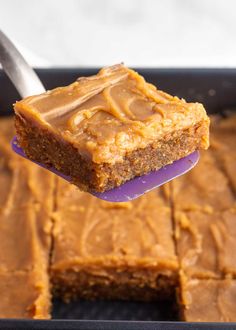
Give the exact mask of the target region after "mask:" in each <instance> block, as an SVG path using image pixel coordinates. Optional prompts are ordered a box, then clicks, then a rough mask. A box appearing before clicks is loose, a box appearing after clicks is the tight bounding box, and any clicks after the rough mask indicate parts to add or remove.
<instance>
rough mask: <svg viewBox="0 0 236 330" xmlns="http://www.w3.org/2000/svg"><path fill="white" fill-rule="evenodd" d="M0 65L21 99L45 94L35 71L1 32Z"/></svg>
mask: <svg viewBox="0 0 236 330" xmlns="http://www.w3.org/2000/svg"><path fill="white" fill-rule="evenodd" d="M0 63H1V64H2V68H3V70H4V71H5V73H6V74H7V75H8V77H9V78H10V80H11V81H12V83H13V84H14V85H15V87H16V89H17V91H18V92H19V94H20V96H21V97H22V98H24V97H26V96H30V95H34V94H40V93H43V92H45V88H44V86H43V84H42V82H41V80H40V79H39V77H38V76H37V74H36V73H35V71H34V70H33V69H32V68H31V67H30V66H29V64H28V63H27V62H26V61H25V59H24V57H23V56H22V55H21V53H20V52H19V51H18V50H17V48H16V47H15V46H14V44H13V43H12V42H11V40H9V39H8V37H7V36H6V35H5V34H4V33H3V32H2V31H1V30H0Z"/></svg>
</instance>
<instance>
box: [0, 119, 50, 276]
mask: <svg viewBox="0 0 236 330" xmlns="http://www.w3.org/2000/svg"><path fill="white" fill-rule="evenodd" d="M12 136H14V130H13V120H12V119H5V120H3V119H1V122H0V155H1V162H0V186H1V187H2V189H3V190H4V191H3V192H4V193H1V194H0V242H1V248H0V271H1V270H2V271H16V270H21V271H22V270H29V269H32V268H33V267H35V265H37V264H41V263H44V264H47V262H48V251H49V248H50V242H51V239H50V230H51V226H52V221H51V219H50V213H51V212H52V208H53V192H54V183H55V181H54V180H55V178H54V176H53V174H51V173H49V172H48V171H46V170H43V169H42V168H40V167H38V166H35V165H33V164H31V163H30V162H29V161H27V160H24V159H22V158H20V157H19V156H17V155H16V154H14V152H13V151H12V150H11V146H10V137H12ZM45 196H47V198H45Z"/></svg>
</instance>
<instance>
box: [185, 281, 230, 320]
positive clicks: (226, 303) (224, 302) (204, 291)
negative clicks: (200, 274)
mask: <svg viewBox="0 0 236 330" xmlns="http://www.w3.org/2000/svg"><path fill="white" fill-rule="evenodd" d="M181 286H182V294H181V296H182V297H181V298H182V301H181V303H182V305H183V312H182V317H183V319H184V320H185V321H188V322H236V313H235V310H236V299H235V297H236V280H231V279H225V280H212V279H207V280H199V279H187V278H185V277H183V278H182V283H181Z"/></svg>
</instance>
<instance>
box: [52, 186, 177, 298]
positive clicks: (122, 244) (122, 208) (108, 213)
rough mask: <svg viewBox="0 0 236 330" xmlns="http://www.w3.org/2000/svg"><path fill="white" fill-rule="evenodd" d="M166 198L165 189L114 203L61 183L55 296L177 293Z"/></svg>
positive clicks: (110, 296)
mask: <svg viewBox="0 0 236 330" xmlns="http://www.w3.org/2000/svg"><path fill="white" fill-rule="evenodd" d="M168 194H169V187H168V186H166V187H165V188H160V189H159V190H157V191H155V192H151V193H149V194H147V195H145V196H143V197H141V198H139V199H138V200H136V201H133V202H127V203H114V204H113V203H108V202H104V201H101V200H98V199H96V198H95V197H93V196H91V195H88V194H86V193H81V192H79V191H78V190H77V189H76V188H75V187H74V186H72V185H68V184H67V183H66V182H64V181H63V180H59V181H58V188H57V199H56V205H57V210H56V212H55V213H54V219H55V224H54V230H53V234H54V235H53V236H54V251H53V256H52V267H51V276H52V281H53V284H54V288H55V291H56V293H57V294H59V295H62V296H63V297H64V299H66V300H68V299H71V298H75V297H79V298H80V297H86V298H94V297H100V298H101V297H105V298H120V299H139V300H149V299H157V298H158V294H159V295H160V296H161V295H162V296H165V295H166V296H168V295H171V293H172V294H173V288H174V285H175V284H176V281H177V268H178V263H177V258H176V255H175V250H174V242H173V238H172V235H173V232H172V223H171V210H170V204H169V198H168ZM144 288H145V289H144Z"/></svg>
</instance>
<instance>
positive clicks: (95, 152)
mask: <svg viewBox="0 0 236 330" xmlns="http://www.w3.org/2000/svg"><path fill="white" fill-rule="evenodd" d="M15 112H16V114H17V115H19V116H21V117H22V119H24V117H27V118H28V119H30V120H32V121H33V122H35V124H36V125H37V124H38V125H43V127H45V129H47V130H49V131H52V132H53V133H54V134H56V136H57V137H58V138H59V139H63V140H66V141H69V142H70V143H72V144H73V146H74V147H76V148H77V149H78V151H79V153H80V154H81V155H82V156H83V157H85V158H88V159H90V160H92V161H93V162H95V163H111V164H112V163H115V162H118V161H122V159H123V157H124V156H125V155H126V154H127V153H129V152H131V151H133V150H136V149H137V148H145V147H146V146H147V145H148V144H151V143H153V142H154V141H156V140H158V139H160V138H162V137H163V136H166V135H168V134H171V132H173V131H176V130H182V129H187V128H189V127H191V126H193V125H196V124H197V123H199V122H202V121H205V122H206V123H207V124H209V119H208V117H207V115H206V112H205V110H204V107H203V106H202V104H199V103H186V102H185V101H184V100H180V99H179V98H178V97H176V96H174V97H173V96H171V95H169V94H167V93H164V92H162V91H160V90H157V89H156V87H155V86H153V85H151V84H148V83H147V82H146V81H145V80H144V78H143V77H141V76H140V75H138V74H137V73H136V72H135V71H133V70H130V69H128V68H126V67H125V66H124V65H121V64H120V65H115V66H112V67H107V68H104V69H102V70H100V71H99V73H98V74H97V75H95V76H91V77H88V78H80V79H78V80H77V81H76V82H74V83H72V84H71V85H69V86H66V87H60V88H56V89H54V90H51V91H48V92H46V93H44V94H41V95H36V96H31V97H28V98H26V99H24V100H22V101H20V102H17V103H16V104H15ZM208 143H209V142H208V133H207V132H206V135H205V136H203V137H202V141H201V145H200V148H203V149H207V147H208Z"/></svg>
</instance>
